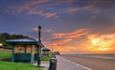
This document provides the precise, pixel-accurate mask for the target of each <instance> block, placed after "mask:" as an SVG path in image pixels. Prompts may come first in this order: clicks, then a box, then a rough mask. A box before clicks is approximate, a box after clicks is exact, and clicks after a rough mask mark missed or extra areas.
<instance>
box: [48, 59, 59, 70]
mask: <svg viewBox="0 0 115 70" xmlns="http://www.w3.org/2000/svg"><path fill="white" fill-rule="evenodd" d="M56 67H57V59H56V58H51V59H50V66H49V70H56Z"/></svg>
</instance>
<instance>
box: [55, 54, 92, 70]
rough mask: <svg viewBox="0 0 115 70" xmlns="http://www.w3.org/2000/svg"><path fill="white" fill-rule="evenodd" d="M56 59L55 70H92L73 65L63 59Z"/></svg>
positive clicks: (58, 57) (59, 57)
mask: <svg viewBox="0 0 115 70" xmlns="http://www.w3.org/2000/svg"><path fill="white" fill-rule="evenodd" d="M56 58H57V70H92V69H90V68H88V67H85V66H82V65H80V64H77V63H74V62H72V61H70V60H68V59H66V58H64V57H61V56H56Z"/></svg>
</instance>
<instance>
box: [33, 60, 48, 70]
mask: <svg viewBox="0 0 115 70" xmlns="http://www.w3.org/2000/svg"><path fill="white" fill-rule="evenodd" d="M33 65H35V66H37V62H34V63H33ZM41 67H42V68H43V70H48V68H49V62H48V61H42V62H41Z"/></svg>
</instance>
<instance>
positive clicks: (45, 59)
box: [41, 54, 52, 61]
mask: <svg viewBox="0 0 115 70" xmlns="http://www.w3.org/2000/svg"><path fill="white" fill-rule="evenodd" d="M51 58H52V54H49V55H48V56H43V57H42V58H41V60H42V61H50V59H51Z"/></svg>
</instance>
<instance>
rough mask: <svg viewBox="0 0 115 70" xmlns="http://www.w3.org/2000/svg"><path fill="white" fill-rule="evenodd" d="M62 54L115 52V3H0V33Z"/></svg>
mask: <svg viewBox="0 0 115 70" xmlns="http://www.w3.org/2000/svg"><path fill="white" fill-rule="evenodd" d="M38 25H41V26H42V42H43V43H44V45H45V46H46V47H48V48H50V49H52V50H53V51H59V52H62V53H115V0H0V32H1V33H2V32H7V33H11V34H24V35H28V36H30V37H32V38H37V32H36V31H37V26H38Z"/></svg>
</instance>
